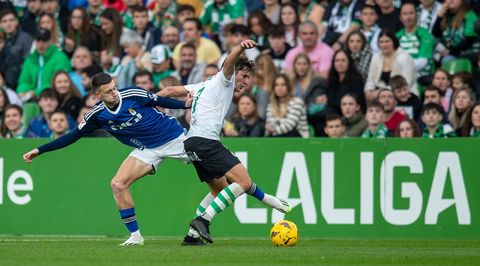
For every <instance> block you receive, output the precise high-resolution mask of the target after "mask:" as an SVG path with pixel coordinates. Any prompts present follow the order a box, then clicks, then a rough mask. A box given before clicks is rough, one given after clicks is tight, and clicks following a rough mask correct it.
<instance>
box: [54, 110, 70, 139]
mask: <svg viewBox="0 0 480 266" xmlns="http://www.w3.org/2000/svg"><path fill="white" fill-rule="evenodd" d="M50 128H51V130H52V131H53V132H55V133H57V134H63V133H65V131H67V129H68V121H67V117H66V116H65V114H62V113H54V114H53V115H52V117H51V118H50Z"/></svg>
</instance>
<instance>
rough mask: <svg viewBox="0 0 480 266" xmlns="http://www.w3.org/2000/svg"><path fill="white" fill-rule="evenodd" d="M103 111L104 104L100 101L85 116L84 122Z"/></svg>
mask: <svg viewBox="0 0 480 266" xmlns="http://www.w3.org/2000/svg"><path fill="white" fill-rule="evenodd" d="M104 109H105V104H104V103H103V102H102V101H99V102H97V103H96V104H95V105H94V106H93V108H92V110H91V111H90V112H88V113H87V114H86V115H85V120H89V119H90V118H92V117H94V116H95V115H98V114H100V113H101V112H102V111H103V110H104Z"/></svg>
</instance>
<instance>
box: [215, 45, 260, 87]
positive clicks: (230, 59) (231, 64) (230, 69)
mask: <svg viewBox="0 0 480 266" xmlns="http://www.w3.org/2000/svg"><path fill="white" fill-rule="evenodd" d="M256 45H257V43H256V42H254V41H252V40H245V41H243V42H241V43H240V45H238V46H235V47H234V48H233V49H232V51H231V52H230V54H229V55H228V56H227V58H226V59H225V63H224V64H223V68H222V71H223V75H225V78H227V79H228V80H229V79H230V78H231V77H232V75H233V73H234V72H235V62H237V59H238V57H239V56H240V55H241V54H242V53H243V51H244V50H245V49H252V48H253V47H255V46H256Z"/></svg>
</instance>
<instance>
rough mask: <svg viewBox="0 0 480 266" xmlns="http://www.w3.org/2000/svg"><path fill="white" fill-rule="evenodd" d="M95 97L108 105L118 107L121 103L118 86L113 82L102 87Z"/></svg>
mask: <svg viewBox="0 0 480 266" xmlns="http://www.w3.org/2000/svg"><path fill="white" fill-rule="evenodd" d="M95 95H96V96H97V97H98V98H99V99H100V100H102V101H103V102H105V103H106V104H107V105H116V104H118V102H119V101H120V98H119V96H118V92H117V86H116V85H115V82H114V81H113V80H112V81H111V82H110V83H108V84H105V85H102V86H100V88H99V89H98V90H97V91H96V92H95Z"/></svg>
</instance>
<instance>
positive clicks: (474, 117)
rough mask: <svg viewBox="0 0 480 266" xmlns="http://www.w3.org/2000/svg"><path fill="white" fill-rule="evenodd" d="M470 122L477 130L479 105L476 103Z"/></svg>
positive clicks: (479, 117)
mask: <svg viewBox="0 0 480 266" xmlns="http://www.w3.org/2000/svg"><path fill="white" fill-rule="evenodd" d="M472 124H473V126H474V127H475V128H476V129H477V130H478V129H480V105H477V106H475V108H473V111H472Z"/></svg>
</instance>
